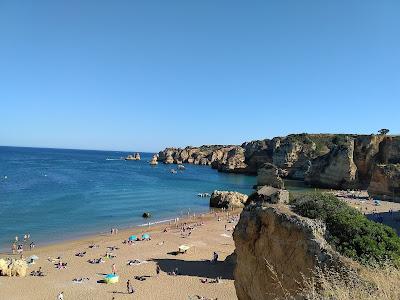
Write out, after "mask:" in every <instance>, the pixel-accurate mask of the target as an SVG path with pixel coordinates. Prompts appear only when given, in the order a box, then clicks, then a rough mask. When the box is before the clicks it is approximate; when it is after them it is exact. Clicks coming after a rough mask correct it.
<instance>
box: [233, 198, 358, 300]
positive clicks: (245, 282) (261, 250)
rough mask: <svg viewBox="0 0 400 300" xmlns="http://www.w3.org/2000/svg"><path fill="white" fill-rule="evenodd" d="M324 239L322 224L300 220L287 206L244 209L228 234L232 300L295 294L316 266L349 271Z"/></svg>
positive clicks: (249, 299)
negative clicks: (231, 256)
mask: <svg viewBox="0 0 400 300" xmlns="http://www.w3.org/2000/svg"><path fill="white" fill-rule="evenodd" d="M324 235H325V227H324V225H323V224H322V223H320V222H318V221H314V220H311V219H308V218H304V217H301V216H299V215H297V214H295V213H293V212H291V211H290V210H289V208H288V206H285V205H273V204H270V205H249V206H247V207H246V208H245V209H244V210H243V212H242V213H241V216H240V220H239V223H238V225H237V226H236V228H235V231H234V240H235V246H236V250H235V252H236V255H237V257H236V268H235V272H234V278H235V288H236V294H237V296H238V298H239V299H240V300H259V299H281V297H284V290H286V291H289V292H292V293H294V294H295V291H298V289H299V284H301V282H303V276H306V277H308V276H310V275H311V272H312V271H313V270H315V269H316V268H317V267H321V268H324V267H330V268H334V269H341V270H343V269H344V268H349V269H350V267H348V265H347V263H348V260H347V259H345V258H344V257H342V256H341V255H340V254H339V253H337V252H335V251H334V250H333V249H332V248H331V246H330V245H329V244H328V243H327V242H326V240H325V238H324ZM274 273H275V274H276V275H277V278H278V279H279V281H280V283H279V282H277V278H276V277H275V276H274ZM280 285H281V287H280Z"/></svg>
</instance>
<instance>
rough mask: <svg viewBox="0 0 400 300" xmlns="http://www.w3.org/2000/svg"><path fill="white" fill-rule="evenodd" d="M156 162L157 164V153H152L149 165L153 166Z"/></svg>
mask: <svg viewBox="0 0 400 300" xmlns="http://www.w3.org/2000/svg"><path fill="white" fill-rule="evenodd" d="M157 164H158V161H157V155H156V154H154V155H153V158H152V159H151V161H150V165H152V166H155V165H157Z"/></svg>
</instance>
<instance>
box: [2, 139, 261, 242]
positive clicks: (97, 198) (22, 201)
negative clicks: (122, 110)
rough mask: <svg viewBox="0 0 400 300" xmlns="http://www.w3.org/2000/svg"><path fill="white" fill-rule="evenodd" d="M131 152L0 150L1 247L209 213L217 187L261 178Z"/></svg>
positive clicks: (246, 186)
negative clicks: (137, 157) (26, 238)
mask: <svg viewBox="0 0 400 300" xmlns="http://www.w3.org/2000/svg"><path fill="white" fill-rule="evenodd" d="M127 154H130V153H126V152H107V151H87V150H63V149H40V148H17V147H0V220H1V225H0V249H2V250H4V249H5V248H6V249H9V247H10V243H11V241H12V240H13V239H14V237H15V235H19V236H20V237H21V235H23V234H25V233H30V235H31V238H32V239H33V240H34V241H35V242H37V244H40V243H51V242H55V241H60V240H65V239H71V238H75V237H79V236H83V235H87V234H92V233H98V232H102V231H107V230H109V228H111V227H118V228H123V227H127V226H131V225H138V224H142V223H145V222H147V221H145V220H144V219H142V217H141V215H142V213H143V212H145V211H149V212H151V214H152V218H151V221H156V220H162V219H168V218H171V217H172V218H174V217H176V216H177V215H180V214H186V213H187V212H188V211H189V210H190V211H191V212H203V211H208V204H209V202H208V201H209V199H208V198H200V197H198V196H197V193H201V192H209V193H210V192H212V191H213V190H215V189H220V190H237V191H240V192H244V193H249V192H251V189H252V185H253V184H254V183H255V178H254V177H250V176H245V175H232V174H224V173H218V172H217V171H215V170H212V169H211V168H210V167H206V166H194V165H186V170H185V171H182V172H178V173H177V174H172V173H171V172H170V169H171V168H174V167H176V166H175V165H164V164H159V165H158V166H155V167H152V166H150V165H149V164H148V160H150V158H151V155H152V154H150V153H141V155H142V160H141V161H125V160H121V159H120V158H121V157H125V156H126V155H127Z"/></svg>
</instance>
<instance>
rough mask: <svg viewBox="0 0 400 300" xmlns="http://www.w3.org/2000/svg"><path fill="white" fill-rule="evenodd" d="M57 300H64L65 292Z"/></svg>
mask: <svg viewBox="0 0 400 300" xmlns="http://www.w3.org/2000/svg"><path fill="white" fill-rule="evenodd" d="M57 300H64V292H61V293H59V294H58V295H57Z"/></svg>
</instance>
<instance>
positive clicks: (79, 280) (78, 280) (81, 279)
mask: <svg viewBox="0 0 400 300" xmlns="http://www.w3.org/2000/svg"><path fill="white" fill-rule="evenodd" d="M85 281H89V277H85V278H82V277H80V278H74V279H72V282H73V283H83V282H85Z"/></svg>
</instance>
